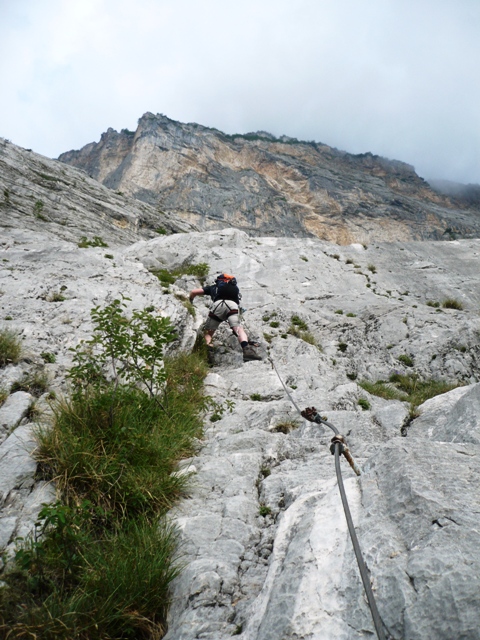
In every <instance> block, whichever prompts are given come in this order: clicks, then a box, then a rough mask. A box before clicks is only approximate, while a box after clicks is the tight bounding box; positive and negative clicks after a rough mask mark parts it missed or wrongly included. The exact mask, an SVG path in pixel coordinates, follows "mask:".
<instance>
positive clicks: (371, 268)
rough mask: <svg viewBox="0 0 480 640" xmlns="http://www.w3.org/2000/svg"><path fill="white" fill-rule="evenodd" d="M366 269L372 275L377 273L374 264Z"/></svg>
mask: <svg viewBox="0 0 480 640" xmlns="http://www.w3.org/2000/svg"><path fill="white" fill-rule="evenodd" d="M367 269H368V270H369V271H371V272H372V273H377V267H376V266H375V265H374V264H369V265H367Z"/></svg>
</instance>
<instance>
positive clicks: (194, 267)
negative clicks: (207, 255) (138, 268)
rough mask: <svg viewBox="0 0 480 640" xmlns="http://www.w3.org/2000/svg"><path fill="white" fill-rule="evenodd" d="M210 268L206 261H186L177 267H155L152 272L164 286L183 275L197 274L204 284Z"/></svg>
mask: <svg viewBox="0 0 480 640" xmlns="http://www.w3.org/2000/svg"><path fill="white" fill-rule="evenodd" d="M209 269H210V268H209V266H208V264H207V263H206V262H200V263H199V264H189V263H186V262H185V263H184V264H182V265H181V266H180V267H177V268H176V269H154V270H153V271H152V273H153V274H154V275H156V276H157V278H158V279H159V280H160V282H161V283H162V285H163V286H164V287H168V286H170V285H171V284H173V283H174V282H175V280H178V278H180V277H181V276H196V277H197V278H198V279H199V280H200V282H201V283H202V284H203V282H204V281H205V278H206V277H207V275H208V272H209Z"/></svg>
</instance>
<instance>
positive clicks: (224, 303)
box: [190, 273, 262, 362]
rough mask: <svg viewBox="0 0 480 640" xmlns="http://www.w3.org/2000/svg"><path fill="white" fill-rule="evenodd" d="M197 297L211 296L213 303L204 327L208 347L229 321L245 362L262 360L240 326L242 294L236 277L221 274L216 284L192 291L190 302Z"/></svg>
mask: <svg viewBox="0 0 480 640" xmlns="http://www.w3.org/2000/svg"><path fill="white" fill-rule="evenodd" d="M196 296H210V297H211V299H212V301H213V304H212V306H211V307H210V312H209V314H208V318H207V321H206V323H205V327H204V330H205V342H206V343H207V347H208V346H210V345H211V343H212V338H213V334H214V333H215V331H216V330H217V329H218V327H219V325H220V324H221V323H222V322H225V321H227V322H228V324H229V325H230V328H231V329H232V331H233V333H234V334H235V335H236V336H237V339H238V342H239V343H240V346H241V347H242V350H243V361H244V362H247V361H248V360H261V359H262V358H261V356H259V355H258V353H257V352H256V350H255V348H254V347H253V345H251V344H250V343H249V341H248V337H247V334H246V333H245V329H244V328H243V327H242V325H241V324H240V318H239V306H240V298H241V294H240V290H239V288H238V285H237V280H236V278H235V277H234V276H231V275H229V274H228V273H221V274H220V275H219V276H217V278H216V280H215V283H214V284H212V285H209V286H206V287H202V288H201V289H192V291H190V302H192V301H193V299H194V298H195V297H196Z"/></svg>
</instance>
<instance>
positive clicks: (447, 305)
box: [442, 298, 463, 311]
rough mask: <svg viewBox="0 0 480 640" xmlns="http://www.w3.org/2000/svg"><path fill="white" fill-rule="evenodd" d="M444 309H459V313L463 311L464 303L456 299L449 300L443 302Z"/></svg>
mask: <svg viewBox="0 0 480 640" xmlns="http://www.w3.org/2000/svg"><path fill="white" fill-rule="evenodd" d="M442 307H443V308H444V309H457V310H458V311H462V309H463V303H462V302H460V300H456V299H455V298H447V299H446V300H444V301H443V302H442Z"/></svg>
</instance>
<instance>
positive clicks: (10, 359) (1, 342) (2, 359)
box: [0, 329, 22, 367]
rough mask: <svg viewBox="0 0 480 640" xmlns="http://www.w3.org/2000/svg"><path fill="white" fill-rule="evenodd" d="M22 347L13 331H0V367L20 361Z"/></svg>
mask: <svg viewBox="0 0 480 640" xmlns="http://www.w3.org/2000/svg"><path fill="white" fill-rule="evenodd" d="M21 353H22V346H21V343H20V339H19V337H18V335H17V334H16V333H15V331H12V330H11V329H0V367H5V366H6V365H7V364H11V363H15V362H18V361H19V360H20V356H21Z"/></svg>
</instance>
